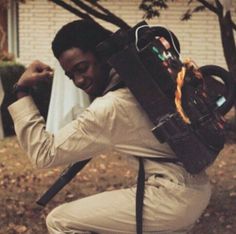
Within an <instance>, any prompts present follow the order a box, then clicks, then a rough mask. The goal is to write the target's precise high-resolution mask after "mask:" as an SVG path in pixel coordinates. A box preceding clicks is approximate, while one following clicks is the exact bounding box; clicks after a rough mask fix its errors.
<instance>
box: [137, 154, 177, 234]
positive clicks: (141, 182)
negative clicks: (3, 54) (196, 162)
mask: <svg viewBox="0 0 236 234" xmlns="http://www.w3.org/2000/svg"><path fill="white" fill-rule="evenodd" d="M143 159H149V160H153V161H156V162H160V163H175V164H176V163H178V162H179V160H178V159H177V158H149V157H145V158H143V157H138V160H139V171H138V179H137V190H136V233H137V234H142V233H143V199H144V193H145V169H144V163H143Z"/></svg>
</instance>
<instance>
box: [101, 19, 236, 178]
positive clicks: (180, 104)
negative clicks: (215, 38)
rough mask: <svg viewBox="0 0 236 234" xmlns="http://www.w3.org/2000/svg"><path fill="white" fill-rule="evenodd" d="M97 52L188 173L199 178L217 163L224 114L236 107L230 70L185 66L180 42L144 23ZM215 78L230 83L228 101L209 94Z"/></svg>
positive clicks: (119, 34) (189, 63) (120, 33)
mask: <svg viewBox="0 0 236 234" xmlns="http://www.w3.org/2000/svg"><path fill="white" fill-rule="evenodd" d="M97 51H98V54H99V56H100V57H101V58H102V59H103V60H105V61H107V62H108V63H109V64H110V65H111V66H112V67H113V68H115V70H116V71H117V72H118V74H119V75H120V77H121V79H122V80H123V81H124V82H125V84H126V85H127V87H128V88H129V89H130V90H131V92H132V93H133V95H134V96H135V97H136V99H137V100H138V102H139V103H140V105H141V106H142V108H143V109H144V110H145V111H146V113H147V115H148V116H149V118H150V120H151V121H152V122H153V124H154V128H153V129H152V132H153V134H154V135H155V137H156V138H157V139H158V140H159V141H160V142H161V143H164V142H167V143H168V144H169V145H170V147H171V148H172V150H173V151H174V152H175V153H176V156H177V159H178V160H179V161H180V162H181V163H182V164H183V166H184V168H185V169H186V170H187V171H188V172H189V173H191V174H198V173H200V172H201V171H202V170H204V169H206V168H207V167H208V166H209V165H211V164H212V163H213V162H214V160H215V159H216V157H217V156H218V154H219V152H220V151H221V150H222V149H223V147H224V143H225V137H224V130H225V129H224V126H225V121H224V118H223V115H224V114H225V113H226V112H227V111H228V110H229V109H230V108H231V107H232V105H233V96H234V95H233V88H231V87H233V85H232V77H231V76H230V75H229V73H228V72H227V71H226V70H224V69H223V68H221V67H218V66H215V65H210V66H205V67H203V68H202V69H201V68H200V69H199V68H198V67H197V65H196V64H195V63H194V62H193V61H191V60H190V59H188V60H186V61H184V62H183V61H181V59H180V45H179V41H178V39H177V37H176V36H175V35H174V34H173V33H172V32H170V31H169V30H167V29H166V28H163V27H149V26H148V25H147V24H146V22H144V21H143V22H141V23H139V24H137V25H136V26H134V27H133V28H131V29H130V30H128V31H125V30H118V31H117V32H116V33H114V34H113V35H112V36H111V37H110V38H109V39H108V40H106V41H104V42H102V43H101V44H100V45H98V47H97ZM212 75H217V76H218V77H220V79H222V80H223V81H224V82H225V86H226V89H227V91H228V92H227V95H226V96H222V95H220V96H219V97H218V96H217V95H213V97H212V96H210V95H208V93H209V87H207V82H206V81H207V80H209V79H212V77H211V76H212ZM216 83H217V82H216ZM222 108H223V109H224V113H222Z"/></svg>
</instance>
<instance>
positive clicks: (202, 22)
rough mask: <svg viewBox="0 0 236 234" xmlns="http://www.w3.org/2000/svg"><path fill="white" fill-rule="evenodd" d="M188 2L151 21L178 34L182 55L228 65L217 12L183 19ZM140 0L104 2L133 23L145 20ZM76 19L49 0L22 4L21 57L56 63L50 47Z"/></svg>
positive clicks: (174, 6)
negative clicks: (140, 7)
mask: <svg viewBox="0 0 236 234" xmlns="http://www.w3.org/2000/svg"><path fill="white" fill-rule="evenodd" d="M186 2H187V1H185V0H180V1H178V2H177V3H175V4H170V7H169V9H168V10H167V11H162V14H161V17H160V18H157V19H155V20H151V21H149V24H153V25H154V24H155V25H156V24H160V25H165V26H167V27H168V28H169V29H170V30H172V31H173V32H174V33H175V34H176V35H177V37H178V38H179V40H180V43H181V51H182V58H183V59H184V58H187V57H190V58H192V59H194V60H195V61H196V63H197V64H198V65H205V64H217V65H221V66H225V60H224V56H223V52H222V46H221V40H220V33H219V26H218V20H217V18H216V16H215V15H214V14H213V13H211V12H209V11H206V12H201V13H197V14H195V15H194V16H193V18H192V20H190V21H187V22H182V21H180V16H181V15H182V13H183V12H184V11H185V10H186V9H187V7H188V6H187V3H186ZM139 3H140V0H130V1H126V0H119V1H117V0H109V1H104V6H105V7H107V8H109V10H111V11H112V12H114V13H115V14H117V15H118V16H120V17H122V18H123V19H124V20H125V21H127V22H128V23H129V24H130V25H131V26H132V25H135V24H136V23H137V22H139V21H140V20H142V15H143V12H141V11H139V10H138V5H139ZM74 19H77V17H76V16H74V15H72V14H71V13H69V12H67V11H66V10H64V9H62V8H61V7H59V6H57V5H55V4H53V3H51V2H48V1H47V0H34V1H27V3H26V4H20V7H19V48H20V57H19V61H21V62H22V63H24V64H26V65H27V64H29V63H30V62H31V61H32V60H34V59H39V60H42V61H44V62H46V63H49V64H50V65H52V66H53V64H54V61H55V60H54V58H53V55H52V53H51V49H50V48H51V41H52V39H53V37H54V34H55V32H56V31H57V30H58V29H59V28H60V27H61V26H62V25H63V24H65V23H67V22H69V21H71V20H74ZM99 22H101V21H99ZM103 25H104V26H105V27H108V28H110V29H111V30H116V27H114V26H113V25H110V24H108V23H103Z"/></svg>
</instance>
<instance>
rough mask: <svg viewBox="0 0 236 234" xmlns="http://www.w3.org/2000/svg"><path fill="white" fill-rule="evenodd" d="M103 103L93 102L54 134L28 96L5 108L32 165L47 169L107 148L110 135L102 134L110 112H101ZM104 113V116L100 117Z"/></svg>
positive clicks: (78, 159) (79, 159)
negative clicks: (46, 127)
mask: <svg viewBox="0 0 236 234" xmlns="http://www.w3.org/2000/svg"><path fill="white" fill-rule="evenodd" d="M102 106H103V105H98V107H97V106H96V103H95V104H94V105H93V106H92V107H91V108H88V109H86V111H85V112H83V114H82V115H80V117H79V118H78V119H76V120H74V121H72V122H71V123H69V124H68V125H66V126H65V127H64V128H62V129H61V130H59V131H58V132H57V133H56V134H55V135H53V134H50V133H49V132H47V131H46V130H45V121H44V119H43V117H42V116H41V115H40V113H39V111H38V109H37V107H36V106H35V104H34V102H33V100H32V98H31V97H24V98H22V99H20V100H18V101H17V102H15V103H13V104H12V105H11V106H9V108H8V109H9V112H10V114H11V116H12V119H13V121H14V126H15V131H16V135H17V138H18V141H19V143H20V145H21V147H22V148H23V149H24V150H25V151H26V152H27V154H28V156H29V158H30V160H31V162H32V164H33V165H35V166H36V167H38V168H47V167H53V166H58V165H62V164H68V163H73V162H76V161H81V160H84V159H88V158H91V157H94V156H96V155H98V154H100V153H101V152H102V151H104V149H107V148H109V147H110V141H109V137H108V136H106V134H104V131H105V129H106V128H105V123H107V121H108V120H109V113H104V111H105V112H106V110H108V109H109V108H105V110H103V108H102ZM96 108H97V109H98V111H96ZM108 112H109V111H108ZM99 113H102V114H99ZM55 114H56V113H55ZM104 116H107V119H102V117H103V118H104Z"/></svg>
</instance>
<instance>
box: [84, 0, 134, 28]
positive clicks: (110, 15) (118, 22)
mask: <svg viewBox="0 0 236 234" xmlns="http://www.w3.org/2000/svg"><path fill="white" fill-rule="evenodd" d="M85 1H86V2H89V3H90V4H91V5H93V6H95V7H97V8H98V9H99V10H101V11H102V12H104V14H105V15H106V17H107V19H104V20H105V21H108V22H110V23H112V24H114V25H116V26H118V27H120V28H123V29H129V28H130V26H129V25H128V24H127V23H126V22H125V21H124V20H122V19H121V18H119V17H117V16H116V15H115V14H113V13H112V12H111V11H109V10H108V9H107V8H105V7H103V6H102V5H101V4H99V3H98V1H96V0H85Z"/></svg>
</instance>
